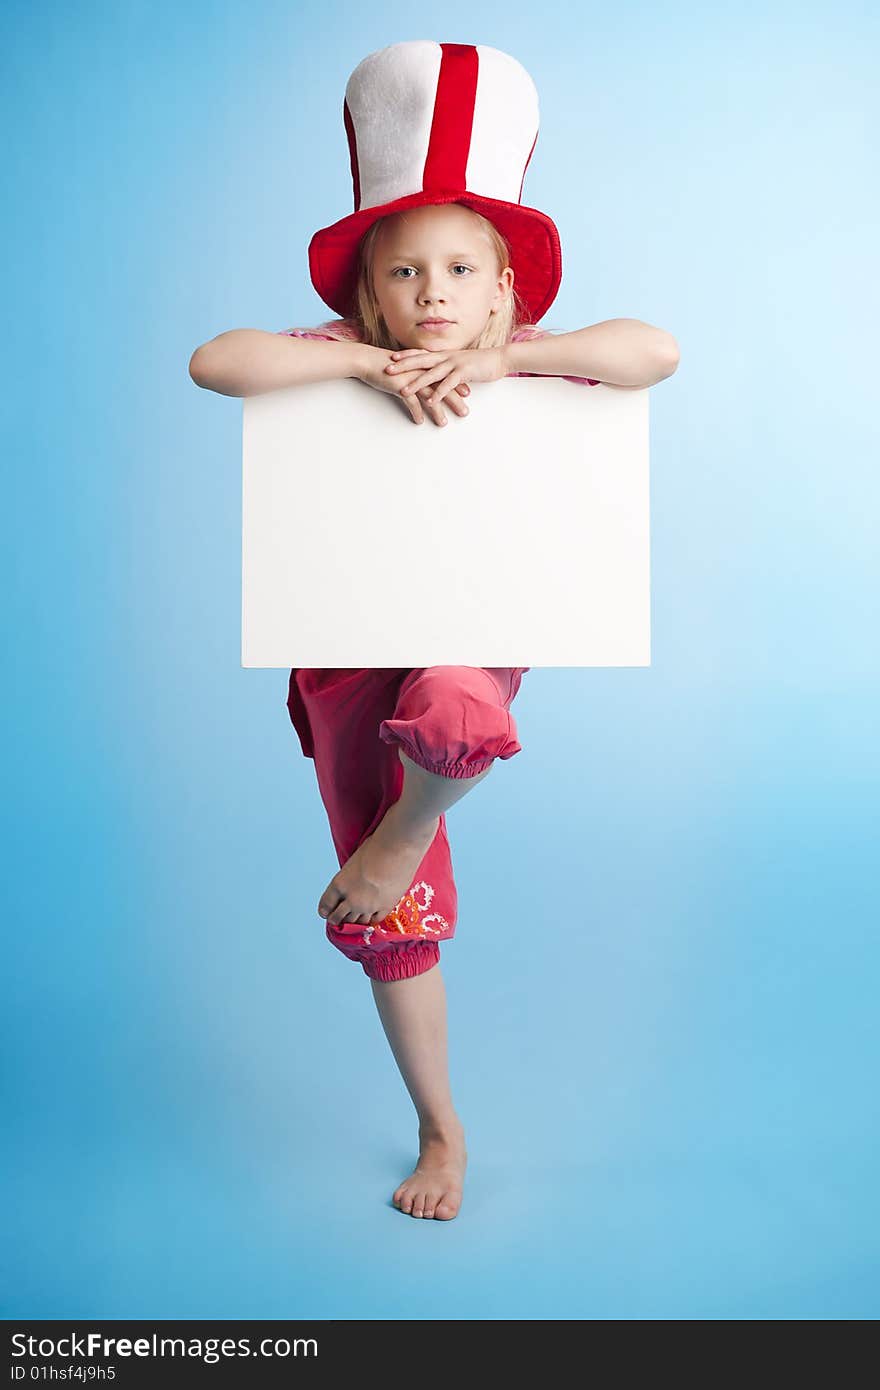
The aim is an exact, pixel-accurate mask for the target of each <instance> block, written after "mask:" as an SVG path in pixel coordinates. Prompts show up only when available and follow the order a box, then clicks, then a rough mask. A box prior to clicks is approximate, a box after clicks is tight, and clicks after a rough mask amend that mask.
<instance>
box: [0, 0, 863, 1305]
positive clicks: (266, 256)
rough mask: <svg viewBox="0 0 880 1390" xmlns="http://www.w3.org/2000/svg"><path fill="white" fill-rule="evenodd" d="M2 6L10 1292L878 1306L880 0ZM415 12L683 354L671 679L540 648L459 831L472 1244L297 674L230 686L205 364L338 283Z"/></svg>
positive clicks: (612, 304) (233, 424)
mask: <svg viewBox="0 0 880 1390" xmlns="http://www.w3.org/2000/svg"><path fill="white" fill-rule="evenodd" d="M872 10H873V13H872ZM438 22H439V24H440V27H439V29H437V28H436V27H435V25H436V24H437V23H438ZM6 28H7V41H6V44H5V46H4V51H3V59H2V62H3V82H2V84H0V90H2V102H3V108H4V110H3V115H4V121H5V124H6V128H7V129H9V130H10V131H11V132H12V135H13V139H12V140H11V142H10V144H9V147H8V149H7V152H6V175H7V187H8V189H9V190H10V191H11V192H12V194H13V215H12V216H7V218H6V219H5V221H4V229H3V236H4V239H5V242H6V252H5V257H4V260H5V266H6V269H7V284H6V288H5V290H4V298H5V301H6V303H7V304H8V305H9V308H10V311H11V312H10V316H9V323H8V327H7V331H6V334H5V335H4V340H3V345H4V376H3V379H4V386H5V390H4V392H3V405H4V416H5V438H6V441H7V450H8V455H7V456H8V459H9V463H10V468H9V470H8V473H7V485H6V486H7V506H6V510H5V518H4V520H5V530H6V541H5V545H4V571H5V573H4V581H5V608H6V613H7V616H8V623H9V626H8V629H7V631H8V634H9V636H8V639H7V643H6V656H7V668H6V676H5V680H4V692H5V696H6V700H5V705H6V711H5V727H6V741H5V743H6V746H5V755H4V756H5V763H6V780H7V789H8V795H7V797H6V799H5V802H6V804H5V812H4V821H5V823H4V828H3V847H4V859H5V870H6V872H5V881H6V898H7V906H6V909H5V911H4V919H5V922H6V923H7V925H8V928H9V929H8V931H7V940H6V947H5V956H6V965H7V969H6V972H5V973H6V991H5V1010H4V1028H5V1032H6V1035H7V1036H6V1039H5V1047H4V1056H5V1073H4V1089H5V1095H4V1116H5V1119H6V1121H7V1123H6V1125H5V1135H4V1147H5V1163H4V1167H5V1172H4V1175H3V1187H4V1193H5V1197H6V1206H7V1212H8V1216H9V1226H10V1235H11V1237H12V1238H11V1239H10V1240H8V1241H7V1242H6V1255H5V1257H4V1259H5V1261H6V1263H5V1267H4V1270H3V1293H2V1304H3V1307H2V1312H3V1316H5V1317H7V1318H11V1317H31V1318H85V1317H90V1318H94V1317H98V1316H101V1317H105V1318H129V1317H140V1318H151V1319H152V1318H188V1317H206V1318H207V1317H210V1318H229V1319H240V1318H251V1317H294V1318H296V1317H315V1318H346V1317H349V1318H362V1319H364V1318H380V1319H388V1320H390V1321H397V1320H399V1319H409V1318H422V1317H430V1318H432V1319H447V1318H475V1319H480V1318H505V1319H513V1318H530V1319H547V1318H554V1317H555V1318H563V1319H596V1318H609V1319H645V1318H647V1319H656V1318H662V1319H679V1318H685V1319H706V1318H737V1319H739V1318H750V1319H751V1318H757V1319H764V1318H768V1319H782V1318H786V1319H790V1318H811V1319H812V1318H857V1319H859V1318H874V1317H876V1316H877V1315H878V1312H880V1295H878V1254H880V1239H878V1221H877V1217H878V1199H877V1159H878V1138H880V1135H878V1128H880V1126H878V1116H877V1104H876V1080H877V1070H878V1051H880V1048H878V1035H877V989H878V974H877V966H878V943H877V869H878V835H877V826H878V809H880V808H878V796H877V789H878V771H880V769H878V761H880V759H878V720H877V710H878V693H880V690H878V687H880V679H878V676H880V660H878V644H877V611H878V602H877V600H878V584H877V580H878V565H877V533H878V488H877V459H878V449H877V446H878V438H877V423H876V422H877V410H876V377H877V370H876V364H877V329H876V326H877V321H878V309H880V305H878V293H877V273H876V247H877V244H878V193H877V179H876V148H877V115H878V111H877V102H876V95H875V92H874V91H872V83H873V82H874V81H875V79H876V68H877V59H878V37H880V34H878V20H877V11H876V9H875V8H874V7H869V6H868V5H867V4H853V3H843V4H839V5H837V6H836V7H835V9H834V12H833V15H831V16H829V12H828V10H827V7H826V6H824V5H820V4H815V3H813V4H806V5H805V4H803V3H796V4H795V3H791V4H773V5H770V6H768V5H766V4H760V5H758V4H752V5H749V4H745V5H743V4H741V5H739V6H737V7H736V8H735V9H734V10H733V11H732V12H731V13H730V14H727V15H725V14H723V13H722V12H721V11H719V10H717V9H714V10H710V11H709V12H708V14H707V13H706V12H705V11H704V10H703V8H702V7H699V6H696V5H693V4H671V5H663V6H662V7H661V6H656V7H653V6H643V5H639V4H622V5H619V6H618V7H617V8H616V9H614V10H611V9H609V7H608V6H605V5H602V6H599V5H589V6H587V7H586V8H585V9H582V11H581V12H580V14H578V13H577V12H576V11H573V10H572V9H571V8H570V7H569V6H567V5H565V6H563V5H561V4H556V5H545V6H542V7H541V9H540V13H539V12H538V11H537V10H536V9H535V8H534V7H532V6H520V7H515V8H514V9H511V7H510V6H508V5H493V4H479V3H475V4H473V5H471V6H470V7H469V15H468V18H467V20H466V21H465V20H463V19H462V18H460V17H458V18H457V17H454V16H453V17H451V18H447V19H445V20H441V21H437V20H436V18H435V19H432V18H431V17H430V16H429V17H428V19H427V20H425V19H424V18H421V19H419V18H418V17H417V18H416V19H415V20H414V19H413V16H412V9H411V6H409V5H403V4H379V5H373V6H371V7H364V6H363V5H361V4H355V3H350V4H338V3H337V4H324V3H322V4H297V5H291V4H289V3H284V4H270V3H259V0H256V3H251V4H249V5H248V6H245V4H244V3H243V0H236V2H235V3H227V4H218V3H193V4H189V5H186V6H177V5H172V4H169V3H162V4H157V3H155V0H151V3H149V4H147V3H118V2H114V3H112V4H109V3H108V4H103V5H97V4H91V5H85V4H84V5H77V6H74V7H72V8H71V7H69V6H65V5H61V4H58V3H53V4H47V5H43V6H41V7H38V8H32V7H28V6H25V5H23V4H21V3H19V4H17V5H8V6H7V7H6ZM413 38H433V39H435V40H440V41H450V42H473V43H485V44H490V45H493V46H495V47H499V48H502V49H504V50H505V51H507V52H510V53H512V54H514V55H515V56H516V57H517V58H519V59H520V61H521V62H523V63H524V64H525V65H526V67H527V68H528V69H529V71H530V72H531V74H532V76H533V77H534V79H535V82H536V84H537V86H538V90H539V93H540V97H541V107H542V124H541V134H540V137H539V140H538V145H537V148H536V150H535V154H534V157H533V159H532V162H531V165H530V167H529V170H528V173H527V176H526V183H525V188H524V194H523V198H524V201H525V202H527V203H528V204H530V205H531V206H534V207H538V208H541V209H543V210H545V211H546V212H548V213H549V214H550V215H551V216H553V217H554V219H555V220H556V222H557V224H558V226H559V229H560V233H561V237H562V244H563V252H564V258H565V264H564V280H563V285H562V289H561V292H560V295H559V297H558V299H557V301H556V304H555V305H554V306H553V308H552V310H551V311H550V313H549V314H548V316H547V317H546V318H545V320H544V323H545V326H547V327H549V328H551V329H554V330H556V331H566V330H569V329H572V328H577V327H581V326H583V325H585V324H588V323H593V322H597V321H600V320H603V319H606V318H613V317H635V318H640V319H644V320H646V321H647V322H649V323H653V324H656V325H658V326H660V327H662V328H665V329H668V330H669V331H670V332H671V333H673V334H674V336H675V337H676V339H677V341H678V343H679V347H680V349H681V364H680V366H679V369H678V372H677V374H676V375H675V376H673V377H672V378H670V379H669V380H667V381H664V382H662V383H661V384H660V385H659V386H657V387H656V388H655V389H654V390H653V392H652V395H651V439H652V456H651V462H652V485H651V492H652V586H653V587H652V601H653V602H652V639H653V664H652V666H651V668H650V669H607V670H600V669H596V670H579V669H566V670H539V669H536V670H533V671H532V672H530V673H529V674H527V675H526V677H525V678H524V682H523V687H522V690H521V692H520V694H519V696H518V697H517V700H516V703H515V706H514V710H513V712H514V714H515V716H516V720H517V725H518V729H519V734H520V739H521V741H522V743H523V751H522V753H521V754H519V755H518V756H517V757H516V758H515V759H512V760H511V761H509V762H507V763H499V764H496V766H495V768H494V769H493V773H492V775H491V776H490V777H489V778H487V779H486V781H485V783H482V784H480V786H479V788H478V789H477V790H476V791H475V793H474V794H472V795H470V796H468V797H466V798H465V799H464V800H463V801H462V802H461V803H459V804H458V805H457V806H456V807H455V808H454V809H453V810H452V811H451V812H450V816H449V828H450V834H451V837H452V844H453V852H454V857H455V864H456V870H457V877H458V882H459V892H460V896H461V916H460V921H459V926H458V929H457V934H456V939H455V941H454V942H453V943H450V944H449V945H448V946H446V947H445V948H444V950H443V972H444V978H445V980H446V984H447V989H448V995H449V1029H450V1060H451V1067H452V1078H453V1094H454V1096H455V1100H456V1103H457V1106H458V1109H459V1111H460V1113H461V1116H462V1118H463V1120H464V1122H465V1125H466V1129H467V1136H468V1146H469V1150H470V1154H471V1161H470V1168H469V1174H468V1181H467V1185H466V1189H465V1198H464V1203H463V1206H462V1210H461V1213H460V1215H459V1217H458V1218H457V1219H456V1220H454V1221H451V1222H440V1221H417V1220H414V1219H412V1218H409V1217H406V1218H405V1217H404V1216H403V1215H402V1214H400V1213H399V1212H397V1211H396V1210H395V1209H394V1208H393V1207H391V1206H390V1197H391V1193H392V1191H393V1190H394V1188H395V1187H396V1186H397V1185H398V1183H399V1182H400V1181H401V1179H402V1178H403V1177H405V1176H406V1175H407V1174H408V1173H409V1172H410V1170H411V1168H412V1164H413V1162H414V1160H415V1157H416V1117H415V1113H414V1111H413V1108H412V1105H411V1102H410V1100H409V1097H408V1095H407V1094H406V1091H405V1089H404V1086H403V1082H402V1081H401V1079H400V1077H399V1074H398V1072H397V1069H396V1066H395V1063H394V1060H393V1057H392V1055H391V1053H390V1051H389V1048H388V1044H387V1042H386V1040H385V1037H384V1034H383V1032H382V1030H381V1026H380V1023H379V1019H378V1016H377V1014H376V1011H375V1007H374V1004H373V1000H372V997H371V991H370V987H369V984H368V981H367V979H366V976H365V975H364V974H363V973H362V972H361V970H360V969H359V968H358V967H357V966H353V965H351V964H349V962H347V961H346V960H344V959H343V958H342V956H341V955H339V954H338V953H337V952H335V951H334V950H333V949H332V948H331V947H330V946H329V945H328V944H327V943H326V941H325V939H324V935H323V930H324V929H323V923H322V922H321V920H320V919H319V918H318V917H317V916H316V912H315V908H316V904H317V900H318V897H319V896H320V894H321V892H322V890H323V888H324V887H325V885H326V883H327V882H328V880H329V878H330V877H331V876H332V874H333V873H334V872H335V871H336V868H337V862H336V860H335V857H334V855H333V852H332V845H331V841H330V836H329V830H328V828H327V824H326V819H325V816H324V812H323V807H322V805H321V803H320V799H319V796H318V793H317V788H316V786H315V781H314V770H313V765H312V764H311V763H309V762H306V761H305V760H304V759H303V758H302V755H301V753H300V750H299V746H298V744H297V741H296V736H295V734H294V731H293V729H292V727H291V726H290V724H289V722H288V717H287V711H286V709H285V704H284V701H285V698H286V691H287V673H286V672H284V671H281V670H263V671H254V670H249V671H244V670H242V669H241V666H240V597H241V589H240V584H241V434H240V426H241V408H242V407H241V401H240V400H238V399H231V398H226V397H222V396H219V395H216V394H213V393H210V392H207V391H200V390H199V389H198V388H197V387H196V386H195V385H194V384H193V383H192V381H191V380H190V378H189V376H188V374H187V365H188V361H189V357H190V354H191V353H192V351H193V349H194V348H195V347H196V346H197V345H198V344H199V343H201V342H204V341H206V340H207V339H209V338H211V337H213V336H214V335H216V334H217V333H219V332H222V331H223V330H225V329H228V328H235V327H259V328H264V329H267V330H274V329H281V328H285V327H288V326H290V325H292V324H299V325H304V324H309V323H316V322H319V321H320V320H321V319H323V318H327V317H331V316H332V315H331V313H330V311H329V310H328V309H327V307H326V306H325V305H323V303H322V302H321V301H320V300H319V299H318V297H317V295H316V294H315V293H314V291H313V290H312V288H311V284H310V282H309V279H308V268H307V256H306V248H307V245H308V241H309V238H310V237H311V235H312V233H313V232H314V230H315V229H316V228H317V227H319V226H324V225H327V224H328V223H330V222H332V221H335V220H336V219H337V218H339V217H341V216H343V215H344V214H346V213H347V212H349V211H350V210H351V206H352V203H351V196H352V195H351V180H350V174H349V167H348V153H347V146H346V142H345V136H344V131H343V125H342V116H341V111H342V97H343V92H344V87H345V82H346V80H347V77H348V75H349V73H350V72H351V70H352V69H353V68H354V67H355V65H356V64H357V63H358V62H359V61H360V59H361V58H362V57H364V56H365V55H366V54H367V53H369V52H372V51H374V50H375V49H377V48H381V47H384V46H385V45H386V44H390V43H394V42H398V41H400V40H403V39H413ZM346 544H351V545H356V538H352V540H351V541H349V542H346Z"/></svg>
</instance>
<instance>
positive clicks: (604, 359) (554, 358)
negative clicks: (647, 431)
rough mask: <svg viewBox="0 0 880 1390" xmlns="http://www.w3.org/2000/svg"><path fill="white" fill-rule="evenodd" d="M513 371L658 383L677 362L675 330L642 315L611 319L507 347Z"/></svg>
mask: <svg viewBox="0 0 880 1390" xmlns="http://www.w3.org/2000/svg"><path fill="white" fill-rule="evenodd" d="M504 352H505V355H506V358H507V362H508V364H509V365H508V368H507V370H508V371H509V372H536V373H538V374H539V375H541V376H584V377H591V378H592V379H593V380H594V381H607V382H610V383H612V384H613V385H617V386H654V385H656V383H657V382H658V381H662V380H663V379H664V377H667V376H671V375H672V373H673V372H674V371H675V368H676V367H677V365H678V344H677V343H676V341H675V339H674V338H673V337H672V335H671V333H666V332H664V330H663V329H662V328H653V327H652V326H651V324H649V323H642V322H641V320H640V319H607V320H605V321H604V322H603V323H593V324H590V326H589V327H588V328H578V329H576V330H575V331H574V332H573V333H558V334H549V335H548V336H547V337H546V338H533V339H531V340H530V341H527V342H524V343H508V344H507V345H506V347H505V349H504Z"/></svg>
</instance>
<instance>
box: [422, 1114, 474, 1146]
mask: <svg viewBox="0 0 880 1390" xmlns="http://www.w3.org/2000/svg"><path fill="white" fill-rule="evenodd" d="M463 1138H464V1125H463V1124H462V1122H461V1120H460V1119H459V1118H458V1116H457V1115H456V1114H455V1113H454V1112H453V1113H452V1114H451V1115H437V1116H432V1117H431V1118H430V1119H422V1120H420V1121H419V1142H420V1143H422V1144H424V1143H427V1142H429V1141H433V1142H439V1143H450V1142H451V1141H453V1140H459V1139H463Z"/></svg>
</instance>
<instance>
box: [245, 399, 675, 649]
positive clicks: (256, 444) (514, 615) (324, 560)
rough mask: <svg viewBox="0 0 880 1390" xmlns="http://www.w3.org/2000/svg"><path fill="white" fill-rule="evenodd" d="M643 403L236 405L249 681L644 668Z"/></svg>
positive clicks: (646, 519) (646, 529) (647, 639)
mask: <svg viewBox="0 0 880 1390" xmlns="http://www.w3.org/2000/svg"><path fill="white" fill-rule="evenodd" d="M648 394H649V393H648V389H647V388H646V389H645V390H642V391H616V390H614V389H613V388H611V387H607V386H602V385H599V386H584V385H579V384H576V383H574V382H569V381H564V380H563V379H562V378H559V377H505V378H503V379H502V380H501V381H495V382H490V383H477V384H472V385H471V392H470V397H469V399H468V405H469V407H470V414H469V415H467V416H465V417H463V418H459V417H458V416H457V415H455V414H453V413H452V412H451V411H450V410H448V409H447V412H446V413H447V418H448V424H447V425H445V426H444V427H442V428H441V427H438V426H437V425H435V424H433V423H432V422H431V421H430V420H428V419H427V418H426V419H425V422H424V424H422V425H415V424H413V423H412V420H411V417H410V416H409V413H408V411H407V410H406V408H405V407H404V406H403V405H402V404H401V402H400V401H399V400H398V399H397V398H396V397H394V396H392V395H390V394H388V393H387V392H382V391H377V390H375V389H374V388H373V387H370V386H367V385H365V384H364V383H363V382H360V381H357V380H354V379H351V378H345V379H342V380H333V381H321V382H315V383H311V384H308V385H299V386H293V387H285V388H284V389H283V390H281V391H273V392H269V393H267V394H265V395H261V396H250V397H247V398H246V399H245V400H244V418H243V463H244V478H243V499H242V506H243V546H242V559H243V565H242V578H243V582H242V666H244V667H283V666H297V667H299V666H303V667H322V666H325V667H346V666H352V667H383V666H387V667H402V668H417V667H422V666H441V665H442V666H447V665H448V666H531V667H535V666H650V664H651V636H650V516H649V485H648V484H649V477H648Z"/></svg>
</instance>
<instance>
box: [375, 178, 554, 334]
mask: <svg viewBox="0 0 880 1390" xmlns="http://www.w3.org/2000/svg"><path fill="white" fill-rule="evenodd" d="M455 206H456V207H464V208H465V210H466V211H467V212H469V213H470V214H471V216H472V217H475V218H476V219H477V221H478V223H479V224H480V229H481V230H482V231H483V232H484V233H485V235H486V236H487V237H488V239H489V242H490V244H491V246H492V250H493V251H494V253H495V257H496V259H497V261H498V273H499V274H500V273H501V271H502V270H504V268H505V266H508V265H509V264H510V247H509V246H508V244H507V241H506V240H505V238H504V237H503V236H502V235H501V233H500V232H499V230H498V228H497V227H496V226H495V225H494V223H492V222H490V221H489V219H488V217H484V216H483V215H482V213H480V212H475V211H474V209H473V208H469V207H467V206H466V204H464V203H456V205H455ZM385 221H386V218H384V217H377V219H376V221H375V222H374V223H373V225H372V226H371V227H370V228H369V230H368V231H366V232H365V233H364V235H363V236H362V237H361V241H360V245H359V247H358V267H357V269H358V276H357V290H356V292H355V303H356V305H357V309H356V314H355V318H354V320H349V322H354V323H355V324H356V325H357V327H358V329H359V331H360V334H361V337H362V340H363V342H365V343H369V344H370V346H371V347H380V348H387V349H389V350H390V351H392V352H393V351H395V349H397V348H402V347H403V346H404V344H403V343H400V342H398V341H397V339H396V338H395V336H394V334H393V333H391V332H390V330H389V328H388V325H387V324H386V322H385V319H384V318H383V317H382V312H381V310H380V308H379V302H378V300H377V298H376V292H375V290H374V288H373V258H374V255H375V251H376V241H377V239H378V236H379V231H380V229H381V227H382V224H383V223H384V222H385ZM521 328H537V325H536V324H532V323H530V322H529V316H528V312H527V310H526V307H525V305H524V304H523V302H522V300H521V299H520V297H519V295H518V294H517V292H516V285H515V284H514V286H513V288H512V289H511V291H510V293H509V294H507V295H506V297H505V299H504V301H503V303H502V304H501V307H500V308H499V309H497V310H496V312H495V313H494V314H490V315H489V319H488V322H487V323H486V326H485V327H484V328H483V331H482V332H481V333H480V334H479V335H478V337H477V338H476V340H475V341H474V342H473V343H471V344H470V345H469V346H470V347H475V348H489V347H502V346H503V345H504V344H505V343H509V342H510V339H511V337H512V336H513V334H514V333H516V332H517V331H518V330H519V329H521ZM539 331H540V330H539Z"/></svg>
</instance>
